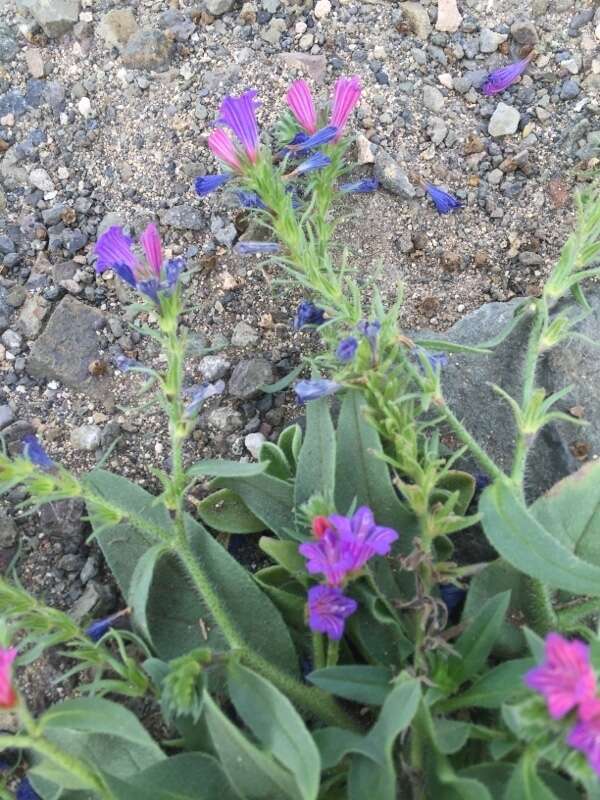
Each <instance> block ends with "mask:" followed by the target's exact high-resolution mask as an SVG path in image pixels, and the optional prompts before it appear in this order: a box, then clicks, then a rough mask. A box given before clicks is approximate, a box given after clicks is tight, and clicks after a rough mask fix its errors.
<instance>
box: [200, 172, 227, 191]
mask: <svg viewBox="0 0 600 800" xmlns="http://www.w3.org/2000/svg"><path fill="white" fill-rule="evenodd" d="M229 180H231V175H227V174H224V173H222V174H219V175H202V176H200V177H199V178H196V180H195V181H194V188H195V190H196V194H197V195H199V196H200V197H206V195H207V194H210V193H211V192H214V191H215V190H216V189H219V188H220V187H221V186H223V184H224V183H227V181H229Z"/></svg>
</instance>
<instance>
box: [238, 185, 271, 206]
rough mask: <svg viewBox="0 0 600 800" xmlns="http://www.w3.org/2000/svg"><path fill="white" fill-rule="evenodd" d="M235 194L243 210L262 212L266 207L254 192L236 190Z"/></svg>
mask: <svg viewBox="0 0 600 800" xmlns="http://www.w3.org/2000/svg"><path fill="white" fill-rule="evenodd" d="M235 194H236V197H237V199H238V200H239V201H240V205H242V206H243V207H244V208H260V209H263V210H264V209H265V208H266V207H267V206H266V205H265V204H264V203H263V201H262V200H261V199H260V197H259V196H258V195H257V194H256V192H248V191H246V190H245V189H236V191H235Z"/></svg>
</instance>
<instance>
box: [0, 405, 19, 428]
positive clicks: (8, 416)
mask: <svg viewBox="0 0 600 800" xmlns="http://www.w3.org/2000/svg"><path fill="white" fill-rule="evenodd" d="M14 418H15V415H14V414H13V410H12V408H11V407H10V406H9V405H8V403H4V404H3V405H1V406H0V431H1V430H2V428H6V426H7V425H10V423H11V422H13V421H14Z"/></svg>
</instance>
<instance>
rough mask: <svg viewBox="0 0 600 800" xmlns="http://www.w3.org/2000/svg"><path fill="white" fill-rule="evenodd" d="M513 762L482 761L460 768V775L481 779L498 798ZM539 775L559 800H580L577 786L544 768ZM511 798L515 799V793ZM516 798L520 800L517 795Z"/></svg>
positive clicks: (508, 776) (505, 783)
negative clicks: (481, 762)
mask: <svg viewBox="0 0 600 800" xmlns="http://www.w3.org/2000/svg"><path fill="white" fill-rule="evenodd" d="M514 770H515V766H514V764H505V763H483V764H477V765H475V766H472V767H467V768H466V769H463V770H461V772H460V775H461V776H463V777H465V778H475V779H476V780H478V781H481V783H483V784H484V785H485V786H486V787H487V788H488V789H489V791H490V793H491V794H492V796H493V797H494V799H496V798H498V800H500V799H501V798H502V797H503V795H504V792H505V790H506V787H507V785H508V783H509V781H510V779H511V777H512V775H513V773H514ZM540 776H541V777H542V778H543V781H544V783H547V784H548V785H549V786H550V788H551V789H553V791H555V792H557V795H556V796H557V797H558V798H560V800H581V795H580V794H579V792H578V790H577V787H576V786H575V785H574V784H572V783H569V782H567V781H566V780H564V779H563V778H560V777H558V776H557V775H554V774H553V773H550V772H547V771H545V770H540ZM511 800H517V796H516V795H515V796H514V797H513V798H511ZM518 800H521V798H520V797H519V799H518Z"/></svg>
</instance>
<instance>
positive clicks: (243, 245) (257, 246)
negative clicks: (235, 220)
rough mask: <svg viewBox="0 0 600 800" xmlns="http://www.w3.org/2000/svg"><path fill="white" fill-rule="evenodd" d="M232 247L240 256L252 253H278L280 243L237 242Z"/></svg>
mask: <svg viewBox="0 0 600 800" xmlns="http://www.w3.org/2000/svg"><path fill="white" fill-rule="evenodd" d="M233 249H234V250H235V252H236V253H237V254H238V255H240V256H249V255H252V254H253V253H279V251H280V250H281V245H279V244H277V242H238V243H237V244H236V246H235V247H234V248H233Z"/></svg>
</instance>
